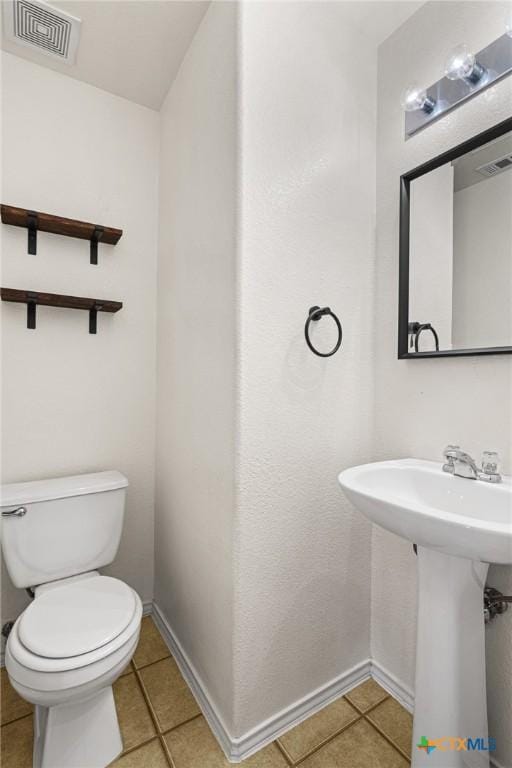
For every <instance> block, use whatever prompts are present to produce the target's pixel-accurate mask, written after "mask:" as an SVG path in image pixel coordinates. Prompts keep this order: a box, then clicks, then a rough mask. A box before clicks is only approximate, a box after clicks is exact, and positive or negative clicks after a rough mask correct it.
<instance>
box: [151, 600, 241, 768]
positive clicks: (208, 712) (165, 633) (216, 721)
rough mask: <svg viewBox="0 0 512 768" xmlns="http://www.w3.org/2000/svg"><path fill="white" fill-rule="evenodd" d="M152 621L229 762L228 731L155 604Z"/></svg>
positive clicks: (229, 745)
mask: <svg viewBox="0 0 512 768" xmlns="http://www.w3.org/2000/svg"><path fill="white" fill-rule="evenodd" d="M153 619H154V621H155V624H156V625H157V627H158V629H159V630H160V634H161V635H162V637H163V639H164V640H165V642H166V644H167V647H168V648H169V650H170V652H171V653H172V655H173V657H174V660H175V661H176V664H177V665H178V667H179V669H180V672H181V674H182V675H183V677H184V679H185V680H186V682H187V684H188V687H189V688H190V690H191V691H192V693H193V694H194V697H195V699H196V701H197V703H198V705H199V708H200V709H201V711H202V713H203V715H204V716H205V718H206V719H207V721H208V724H209V726H210V728H211V729H212V731H213V733H214V734H215V737H216V739H217V741H218V742H219V744H220V746H221V747H222V750H223V751H224V753H225V754H226V757H227V758H228V760H229V759H230V754H231V744H232V743H233V738H232V736H231V734H230V733H229V731H228V729H227V728H226V725H225V724H224V722H223V720H222V718H221V717H220V715H219V714H218V712H217V710H216V708H215V706H214V705H213V703H212V701H211V696H210V695H209V693H208V690H207V688H206V686H205V685H204V683H203V681H202V680H201V678H200V676H199V674H198V672H197V671H196V669H195V667H194V665H193V664H192V662H191V661H190V659H189V658H188V656H187V654H186V653H185V651H184V650H183V648H182V647H181V644H180V643H179V641H178V639H177V638H176V636H175V634H174V632H173V631H172V629H171V626H170V624H169V622H168V621H167V619H166V617H165V616H164V614H163V612H162V611H161V609H160V608H159V607H158V605H157V604H156V603H153Z"/></svg>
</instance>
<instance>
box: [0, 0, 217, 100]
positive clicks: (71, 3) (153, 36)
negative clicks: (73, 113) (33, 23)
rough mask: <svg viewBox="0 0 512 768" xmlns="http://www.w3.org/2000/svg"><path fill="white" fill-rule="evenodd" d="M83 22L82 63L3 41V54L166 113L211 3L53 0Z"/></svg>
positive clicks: (78, 57)
mask: <svg viewBox="0 0 512 768" xmlns="http://www.w3.org/2000/svg"><path fill="white" fill-rule="evenodd" d="M49 4H50V5H52V6H53V7H54V8H60V9H61V10H63V11H66V12H67V13H71V14H72V15H73V16H78V18H80V19H82V27H81V34H80V42H79V46H78V55H77V58H76V63H75V64H73V65H71V66H70V65H68V64H63V63H61V62H59V61H57V60H54V59H52V58H50V57H49V56H45V55H44V54H41V53H39V52H38V51H37V50H36V49H34V51H32V50H31V49H30V48H25V47H22V46H21V45H17V44H16V43H13V42H11V41H9V40H6V39H5V38H2V48H3V49H4V50H6V51H9V52H10V53H15V54H16V55H17V56H21V57H22V58H24V59H28V60H29V61H33V62H35V63H36V64H41V65H42V66H45V67H49V68H50V69H54V70H56V71H57V72H62V73H63V74H65V75H69V76H70V77H74V78H76V79H77V80H83V81H84V82H85V83H90V84H91V85H95V86H96V87H97V88H102V89H103V90H105V91H109V92H110V93H115V94H116V95H117V96H123V97H124V98H125V99H129V100H130V101H135V102H136V103H137V104H143V105H144V106H146V107H151V108H153V109H160V107H161V105H162V102H163V100H164V98H165V95H166V93H167V91H168V90H169V87H170V85H171V83H172V82H173V80H174V78H175V77H176V74H177V72H178V69H179V67H180V64H181V62H182V60H183V57H184V55H185V52H186V50H187V48H188V46H189V45H190V42H191V40H192V38H193V37H194V35H195V33H196V30H197V28H198V26H199V24H200V22H201V19H202V18H203V16H204V14H205V12H206V9H207V8H208V5H209V2H199V0H198V1H197V2H195V1H193V2H187V1H186V0H185V1H184V2H179V1H178V0H172V2H169V1H168V0H55V2H53V0H50V3H49Z"/></svg>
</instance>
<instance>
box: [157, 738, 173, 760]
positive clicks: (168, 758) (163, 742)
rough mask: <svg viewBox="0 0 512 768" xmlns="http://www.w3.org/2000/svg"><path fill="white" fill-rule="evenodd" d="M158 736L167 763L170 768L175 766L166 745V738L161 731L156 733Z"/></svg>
mask: <svg viewBox="0 0 512 768" xmlns="http://www.w3.org/2000/svg"><path fill="white" fill-rule="evenodd" d="M158 738H159V739H160V745H161V747H162V749H163V751H164V755H165V759H166V760H167V762H168V763H169V765H170V768H176V766H175V764H174V760H173V759H172V754H171V750H170V749H169V745H168V743H167V741H166V739H165V738H164V735H163V733H159V734H158Z"/></svg>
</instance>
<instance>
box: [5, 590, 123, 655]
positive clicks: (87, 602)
mask: <svg viewBox="0 0 512 768" xmlns="http://www.w3.org/2000/svg"><path fill="white" fill-rule="evenodd" d="M135 608H136V601H135V595H134V592H133V590H132V589H130V587H129V586H128V585H127V584H125V583H124V582H122V581H119V579H113V578H112V577H110V576H99V575H98V576H92V577H90V578H87V579H81V580H80V581H73V582H71V583H68V584H66V583H65V582H64V583H62V584H61V585H60V586H58V587H56V588H55V589H50V590H48V591H46V592H44V593H43V594H41V596H40V597H37V599H36V600H34V602H33V603H31V605H29V606H28V608H27V609H26V610H25V611H24V612H23V614H22V615H21V618H20V623H19V626H18V637H19V639H20V642H21V643H22V644H23V645H24V646H25V648H26V649H27V650H28V651H30V652H31V653H33V654H35V655H36V656H44V657H45V658H51V659H66V658H70V657H72V656H81V655H82V654H84V653H89V652H90V651H91V650H96V649H97V648H101V647H102V646H104V645H106V644H107V643H111V642H112V641H113V640H115V638H116V637H117V636H118V635H120V634H121V633H122V632H123V631H124V630H125V629H126V627H127V626H128V624H129V623H130V621H131V620H132V618H133V615H134V613H135Z"/></svg>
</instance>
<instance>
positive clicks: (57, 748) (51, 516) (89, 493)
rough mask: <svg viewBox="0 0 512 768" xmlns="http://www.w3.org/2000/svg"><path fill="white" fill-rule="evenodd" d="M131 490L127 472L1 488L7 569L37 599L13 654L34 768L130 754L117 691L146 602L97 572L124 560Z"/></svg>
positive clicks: (19, 626) (10, 660)
mask: <svg viewBox="0 0 512 768" xmlns="http://www.w3.org/2000/svg"><path fill="white" fill-rule="evenodd" d="M127 486H128V481H127V479H126V478H125V477H124V476H123V475H122V474H121V473H120V472H98V473H95V474H88V475H77V476H74V477H60V478H56V479H52V480H37V481H35V482H30V483H16V484H12V485H4V486H2V490H1V492H2V498H1V502H0V503H1V509H2V528H3V530H2V550H3V554H4V558H5V563H6V565H7V569H8V571H9V575H10V577H11V579H12V581H13V583H14V585H15V586H16V587H30V588H32V589H33V592H34V600H33V602H32V603H31V604H30V605H29V606H28V608H26V610H25V611H24V612H23V613H22V614H21V616H19V618H18V619H17V621H16V623H15V625H14V627H13V628H12V630H11V633H10V635H9V638H8V641H7V648H6V656H5V663H6V667H7V672H8V674H9V679H10V681H11V684H12V686H13V688H15V689H16V690H17V691H18V693H19V694H20V696H22V697H23V698H24V699H26V700H27V701H30V702H32V703H33V704H35V717H34V768H103V767H104V766H106V765H108V764H109V763H110V762H111V761H112V760H114V759H115V758H116V757H117V756H118V755H119V754H120V752H121V750H122V741H121V734H120V731H119V724H118V721H117V714H116V709H115V705H114V697H113V693H112V684H113V682H114V681H115V680H116V679H117V678H118V677H119V675H120V674H121V672H122V671H123V669H124V668H125V667H126V665H127V664H128V663H129V661H130V659H131V657H132V655H133V653H134V651H135V647H136V645H137V640H138V637H139V631H140V622H141V617H142V604H141V601H140V598H139V596H138V595H137V593H136V592H134V590H133V589H131V587H129V586H128V585H127V584H125V583H124V582H122V581H120V580H119V579H114V578H111V577H110V576H102V575H101V574H100V573H99V572H98V571H97V570H96V569H97V568H101V567H102V566H105V565H108V564H109V563H111V562H112V560H113V559H114V557H115V555H116V553H117V549H118V546H119V540H120V537H121V530H122V527H123V516H124V506H125V496H126V488H127Z"/></svg>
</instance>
